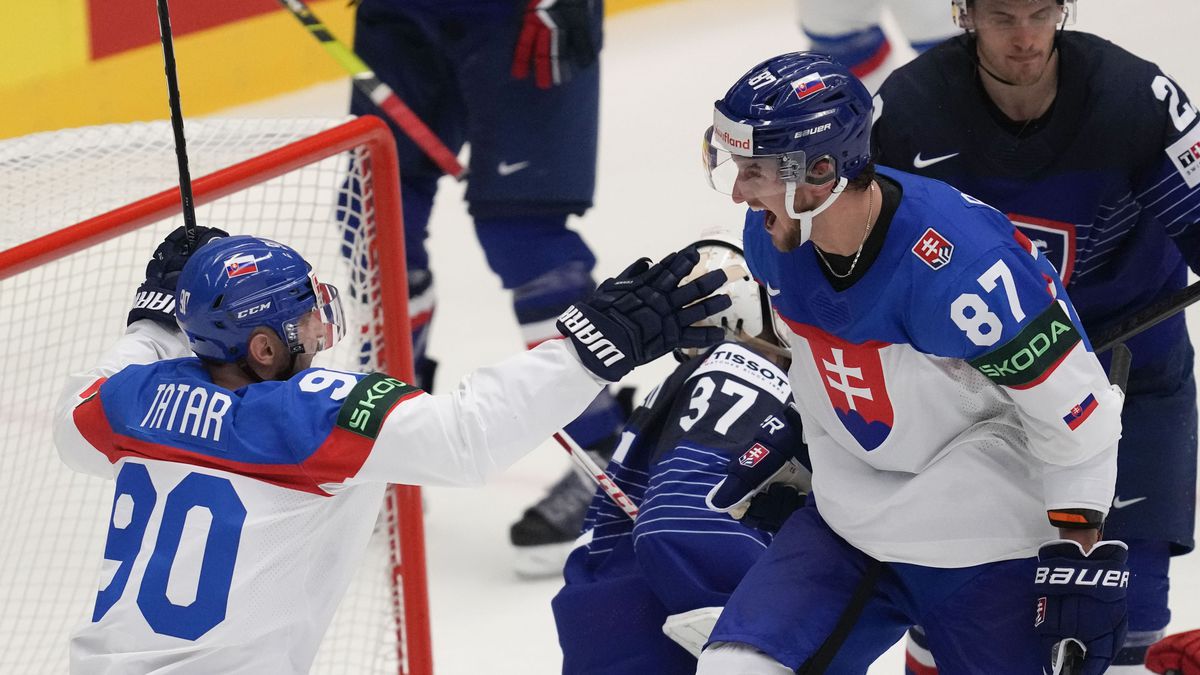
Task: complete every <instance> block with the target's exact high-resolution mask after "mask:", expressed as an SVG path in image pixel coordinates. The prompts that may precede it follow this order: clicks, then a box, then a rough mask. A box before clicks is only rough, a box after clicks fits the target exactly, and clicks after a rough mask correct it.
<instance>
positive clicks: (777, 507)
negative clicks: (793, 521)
mask: <svg viewBox="0 0 1200 675" xmlns="http://www.w3.org/2000/svg"><path fill="white" fill-rule="evenodd" d="M801 430H802V425H801V422H800V413H798V412H796V410H795V408H792V407H791V406H790V405H789V406H788V407H787V408H786V409H785V411H784V415H783V419H780V418H779V417H777V416H775V415H768V416H767V418H766V419H765V420H763V422H762V424H760V425H759V431H758V433H757V434H755V437H754V440H753V441H752V442H751V443H750V447H749V449H747V450H746V451H745V452H743V453H742V454H741V455H739V456H737V457H735V458H733V459H731V460H729V464H728V465H727V466H726V467H725V474H726V475H725V478H723V479H721V482H720V483H717V484H716V485H715V486H713V489H712V490H710V491H709V493H708V497H707V498H706V499H705V502H706V503H707V504H708V508H710V509H712V510H714V511H720V512H722V513H728V514H729V515H731V516H733V517H734V518H737V519H738V520H741V521H742V522H743V523H744V524H746V525H748V526H750V527H755V528H758V529H760V530H765V531H767V532H778V531H779V528H780V527H782V526H783V523H784V521H786V520H787V519H788V516H790V515H792V512H793V511H795V510H796V509H798V508H800V507H801V506H804V500H805V498H806V496H807V495H808V492H809V490H811V489H812V472H811V471H810V470H809V468H808V466H809V461H808V447H807V446H805V445H804V438H803V434H802V431H801Z"/></svg>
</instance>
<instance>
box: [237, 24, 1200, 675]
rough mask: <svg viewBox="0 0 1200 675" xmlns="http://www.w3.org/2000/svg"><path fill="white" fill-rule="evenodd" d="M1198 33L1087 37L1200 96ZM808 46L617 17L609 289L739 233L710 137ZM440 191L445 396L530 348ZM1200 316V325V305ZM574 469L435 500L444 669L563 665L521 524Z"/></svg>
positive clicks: (1190, 623) (529, 471)
mask: <svg viewBox="0 0 1200 675" xmlns="http://www.w3.org/2000/svg"><path fill="white" fill-rule="evenodd" d="M930 1H931V2H934V1H936V2H942V3H944V4H946V5H947V19H946V20H947V21H949V4H950V3H949V2H945V0H930ZM1197 25H1200V3H1198V2H1196V0H1148V1H1147V2H1136V3H1135V2H1129V0H1080V2H1079V20H1078V22H1077V23H1076V25H1075V26H1074V28H1075V29H1077V30H1084V31H1089V32H1094V33H1097V34H1099V35H1101V36H1103V37H1105V38H1108V39H1110V40H1112V41H1114V42H1116V43H1117V44H1118V45H1121V46H1122V47H1125V48H1127V49H1129V50H1130V51H1132V52H1134V53H1135V54H1138V55H1139V56H1142V57H1144V58H1147V59H1150V60H1152V61H1155V62H1156V63H1158V64H1159V65H1160V66H1161V67H1162V68H1163V69H1164V70H1165V71H1166V72H1167V73H1168V74H1170V75H1171V76H1172V77H1174V78H1175V79H1176V81H1177V82H1178V83H1179V84H1180V86H1181V87H1182V88H1183V89H1184V90H1185V91H1188V92H1191V94H1192V96H1193V100H1195V99H1196V98H1200V60H1198V58H1197V57H1198V56H1200V38H1197V37H1196V32H1195V27H1196V26H1197ZM297 39H298V40H300V39H305V38H304V36H302V35H300V34H297ZM805 46H806V41H805V39H804V38H803V37H802V35H801V34H800V31H799V30H798V28H797V26H796V12H795V8H794V5H793V2H792V1H791V0H686V1H679V2H667V3H664V4H661V5H657V6H654V7H650V8H647V9H641V10H636V11H632V12H628V13H624V14H620V15H618V16H616V17H614V18H612V19H610V20H609V21H608V23H607V26H606V38H605V48H604V52H603V59H602V67H603V89H602V95H601V105H602V111H601V116H600V120H601V128H600V159H599V162H600V166H599V182H598V185H597V192H596V207H595V208H594V209H593V210H592V211H590V212H589V213H588V214H587V215H586V216H585V217H584V218H583V219H581V220H577V221H575V222H574V223H573V224H574V226H576V227H578V228H579V229H580V230H581V231H582V233H583V235H584V236H585V238H586V239H587V240H588V242H589V243H590V244H591V246H592V248H593V250H594V251H595V252H596V255H597V257H598V258H599V264H598V266H597V270H596V271H597V275H598V278H602V277H604V276H608V275H612V274H615V273H617V272H619V271H620V269H621V268H622V267H623V266H624V265H625V264H627V263H628V262H631V261H632V260H633V259H635V258H636V257H638V256H642V255H647V256H655V257H657V256H660V255H662V254H664V253H666V252H668V251H670V250H673V249H675V248H678V247H680V246H682V245H684V244H686V243H688V241H689V240H691V239H693V238H695V234H696V233H697V232H698V231H699V230H701V229H702V228H705V227H708V226H711V225H716V224H722V223H735V224H736V223H740V222H741V217H742V210H741V209H739V208H737V207H735V206H734V205H733V204H731V203H730V202H729V201H728V199H727V198H725V197H723V196H722V195H719V194H717V193H716V192H713V191H711V190H710V189H709V188H708V186H707V185H706V183H705V180H704V176H703V173H702V171H701V168H700V163H699V154H700V153H699V148H700V135H701V133H702V132H703V131H704V129H705V128H706V127H707V126H708V125H709V124H710V123H711V119H712V112H711V110H712V109H711V105H712V101H713V100H714V99H715V98H718V97H720V96H721V95H722V94H723V93H724V91H725V89H726V88H727V87H728V86H729V85H730V84H732V83H733V82H734V80H735V79H736V78H737V77H738V76H739V75H741V74H742V73H743V72H745V71H746V70H748V69H749V68H750V67H751V66H752V65H754V64H755V63H757V62H759V61H761V60H763V59H765V58H767V57H769V56H772V55H774V54H777V53H782V52H785V51H791V50H796V49H803V48H804V47H805ZM348 92H349V85H348V84H347V83H345V82H339V83H334V84H329V85H321V86H318V87H314V88H312V89H309V90H305V91H302V92H297V93H295V94H292V95H288V96H284V97H280V98H277V99H273V100H271V101H267V102H263V103H259V104H254V105H250V106H244V107H239V108H236V109H231V110H228V111H224V112H222V113H220V115H221V116H277V117H309V116H315V117H330V116H338V115H342V114H345V111H346V109H347V101H348V96H349V94H348ZM519 160H520V158H519V157H514V158H511V160H510V161H519ZM440 187H441V191H440V193H439V195H438V198H437V204H436V207H435V209H434V216H433V220H432V222H431V227H430V229H431V233H432V236H431V241H430V247H431V254H432V256H433V265H434V270H435V274H436V275H437V293H438V297H439V305H438V310H437V314H436V316H435V319H434V324H433V333H432V348H431V354H432V355H433V356H434V357H435V358H437V359H438V360H439V361H440V363H441V368H440V370H439V371H438V386H439V387H440V388H442V389H445V388H448V387H450V386H452V385H453V383H454V382H455V381H456V380H457V379H458V377H460V376H461V375H463V374H464V373H466V372H467V371H469V370H471V369H472V368H474V367H476V366H479V365H483V364H486V363H490V362H493V361H497V360H499V359H502V358H504V357H505V356H506V355H508V354H511V353H512V352H514V351H516V350H517V349H519V348H520V346H521V339H520V335H519V333H518V331H517V327H516V325H515V321H514V319H513V317H512V314H511V311H510V309H509V298H508V296H507V293H505V292H504V291H503V290H502V289H501V288H500V284H499V281H498V280H497V279H496V278H495V277H494V276H493V275H492V274H491V272H490V271H489V270H488V268H487V266H486V264H485V262H484V259H483V255H482V253H481V251H480V249H479V246H478V245H477V243H476V242H475V237H474V233H473V230H472V225H471V221H470V219H469V218H468V217H467V214H466V209H465V206H464V204H463V202H462V186H460V185H457V184H455V183H454V182H453V181H451V180H449V179H443V181H442V183H441V184H440ZM1192 311H1193V320H1192V323H1193V326H1194V327H1195V325H1196V320H1195V318H1194V317H1195V312H1197V311H1200V310H1192ZM1193 334H1200V333H1197V332H1195V330H1194V332H1193ZM670 367H671V363H668V362H667V360H661V361H659V362H657V363H654V364H651V365H650V366H647V367H645V368H643V369H641V370H639V371H637V372H636V373H634V374H633V375H631V376H630V377H629V378H627V380H626V383H627V384H636V385H638V387H639V389H641V390H642V391H647V390H648V388H649V387H650V386H652V385H653V384H654V383H656V382H657V381H658V380H659V379H661V378H662V377H664V376H665V375H666V374H667V373H668V372H669V371H670ZM567 465H568V461H567V459H566V457H565V456H564V455H562V452H561V450H559V449H557V446H552V445H550V444H549V443H547V444H544V445H543V446H542V447H540V448H538V449H537V450H536V451H534V452H533V453H532V454H531V455H530V456H529V457H527V458H526V459H525V460H523V461H521V462H520V463H518V464H517V465H516V466H515V467H513V468H512V469H510V470H509V471H508V472H507V473H505V474H504V475H502V476H500V477H499V478H498V479H497V480H495V481H494V482H493V483H492V484H490V485H489V486H487V487H485V488H482V489H431V490H428V491H427V492H426V494H427V511H428V513H427V520H426V528H427V529H426V533H427V537H428V547H429V551H428V553H429V572H430V580H431V586H430V594H431V598H432V616H433V619H432V620H433V641H434V662H435V666H436V668H437V672H438V673H443V674H449V675H467V674H470V673H482V672H487V673H492V674H495V675H500V674H509V673H511V674H514V675H515V674H518V673H519V674H521V675H527V674H530V673H539V674H540V673H555V672H558V671H559V670H560V663H561V659H560V656H559V651H558V645H557V641H556V638H555V631H554V622H553V619H552V617H551V614H550V607H549V602H550V599H551V598H552V597H553V595H554V594H555V592H556V591H557V590H558V588H559V586H560V585H561V580H560V579H554V580H546V581H538V582H528V581H520V580H518V579H517V578H516V576H515V575H514V574H513V572H512V557H513V553H512V550H511V548H510V546H509V544H508V527H509V525H510V524H511V523H512V522H513V521H515V520H516V519H517V518H519V517H520V515H521V512H522V510H523V509H524V508H525V507H526V506H528V505H529V504H531V503H532V502H533V501H534V500H535V499H537V498H538V497H540V496H541V495H542V492H543V489H544V488H545V487H546V486H548V485H549V484H550V483H552V482H553V481H554V480H555V479H556V478H557V477H558V476H559V475H560V474H561V473H562V472H563V471H564V470H565V469H566V467H567ZM1173 570H1174V574H1173V580H1174V586H1173V588H1172V605H1173V607H1174V610H1175V613H1174V621H1173V623H1172V624H1171V626H1170V630H1172V631H1174V630H1183V629H1188V628H1197V627H1200V556H1197V555H1191V556H1187V557H1184V558H1177V559H1176V561H1175V564H1174V566H1173ZM764 611H770V610H769V609H768V608H764ZM902 663H903V654H902V651H901V649H900V648H899V646H897V647H894V648H893V649H892V650H891V651H889V652H888V653H887V654H885V655H884V656H883V657H881V659H880V660H879V661H878V662H877V663H876V664H875V666H874V667H872V669H871V671H870V672H871V674H872V675H875V674H877V673H878V674H883V673H887V674H890V675H897V674H899V673H901V672H902V670H901V669H902Z"/></svg>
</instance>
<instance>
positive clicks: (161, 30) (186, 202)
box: [155, 0, 196, 250]
mask: <svg viewBox="0 0 1200 675" xmlns="http://www.w3.org/2000/svg"><path fill="white" fill-rule="evenodd" d="M155 1H156V2H157V3H158V35H159V38H160V39H161V40H162V50H163V69H164V70H166V73H167V103H168V104H169V105H170V106H171V130H172V131H174V132H175V159H176V160H177V161H178V163H179V197H180V200H181V201H182V202H183V232H184V235H185V236H186V237H187V249H188V250H191V249H192V248H194V247H195V245H196V205H195V202H194V201H193V200H192V175H191V173H190V172H189V171H188V156H187V140H186V139H185V138H184V135H183V109H182V107H181V106H180V105H179V79H178V77H177V76H176V74H175V45H174V41H173V40H172V39H171V10H170V8H169V7H167V0H155Z"/></svg>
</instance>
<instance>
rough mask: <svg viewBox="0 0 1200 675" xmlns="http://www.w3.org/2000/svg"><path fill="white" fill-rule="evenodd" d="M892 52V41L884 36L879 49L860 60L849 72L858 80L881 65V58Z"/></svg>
mask: <svg viewBox="0 0 1200 675" xmlns="http://www.w3.org/2000/svg"><path fill="white" fill-rule="evenodd" d="M891 53H892V43H891V42H889V41H888V40H887V38H884V40H883V44H881V45H879V49H877V50H876V51H875V53H874V54H872V55H870V56H868V57H867V58H866V59H865V60H863V61H860V62H859V63H858V64H857V65H855V66H854V67H853V68H851V69H850V72H851V73H852V74H853V75H854V76H855V77H857V78H859V79H860V80H861V79H862V78H864V77H866V76H867V75H870V74H871V73H873V72H874V71H875V69H877V68H879V66H881V65H883V60H884V59H886V58H887V57H888V54H891Z"/></svg>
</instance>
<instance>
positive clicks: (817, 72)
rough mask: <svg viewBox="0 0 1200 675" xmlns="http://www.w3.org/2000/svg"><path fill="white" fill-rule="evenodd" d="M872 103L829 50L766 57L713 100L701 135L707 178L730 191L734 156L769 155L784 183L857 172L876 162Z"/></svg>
mask: <svg viewBox="0 0 1200 675" xmlns="http://www.w3.org/2000/svg"><path fill="white" fill-rule="evenodd" d="M871 109H872V108H871V94H870V93H869V92H868V91H867V88H866V87H865V86H863V84H862V82H859V80H858V78H856V77H854V75H852V74H851V73H850V70H849V69H848V68H846V66H843V65H842V64H840V63H838V62H837V61H834V60H833V58H832V57H830V56H826V55H824V54H818V53H814V52H793V53H790V54H782V55H780V56H776V57H774V58H771V59H767V60H766V61H764V62H762V63H760V64H758V65H757V66H754V67H753V68H751V69H750V70H749V71H748V72H747V73H746V74H745V75H743V76H742V77H740V78H738V81H737V83H736V84H734V85H733V86H732V87H730V89H729V91H728V92H726V93H725V96H724V98H722V99H721V100H719V101H717V102H716V103H715V104H714V111H713V125H712V127H710V128H709V129H708V131H707V132H706V133H705V136H704V163H705V169H706V171H707V175H708V178H709V184H710V185H712V187H713V188H715V189H717V190H719V191H721V192H724V193H726V194H729V193H731V192H732V191H733V187H734V182H735V180H736V179H737V178H738V174H739V163H738V162H736V161H731V160H734V158H735V157H744V158H751V157H753V158H762V159H768V160H770V162H769V163H768V164H767V166H768V167H770V168H771V169H773V170H775V171H776V172H777V174H776V176H774V177H777V178H778V179H779V180H780V181H781V182H785V183H786V182H792V183H795V182H800V181H802V182H806V183H809V184H813V185H823V184H825V183H828V182H830V181H832V180H837V179H841V178H845V179H850V178H854V177H855V176H857V175H858V174H859V173H860V172H861V171H862V170H863V169H864V168H866V166H867V165H868V164H869V163H870V160H871V122H872V119H871ZM822 160H829V162H823V161H822ZM743 164H744V163H743Z"/></svg>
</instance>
